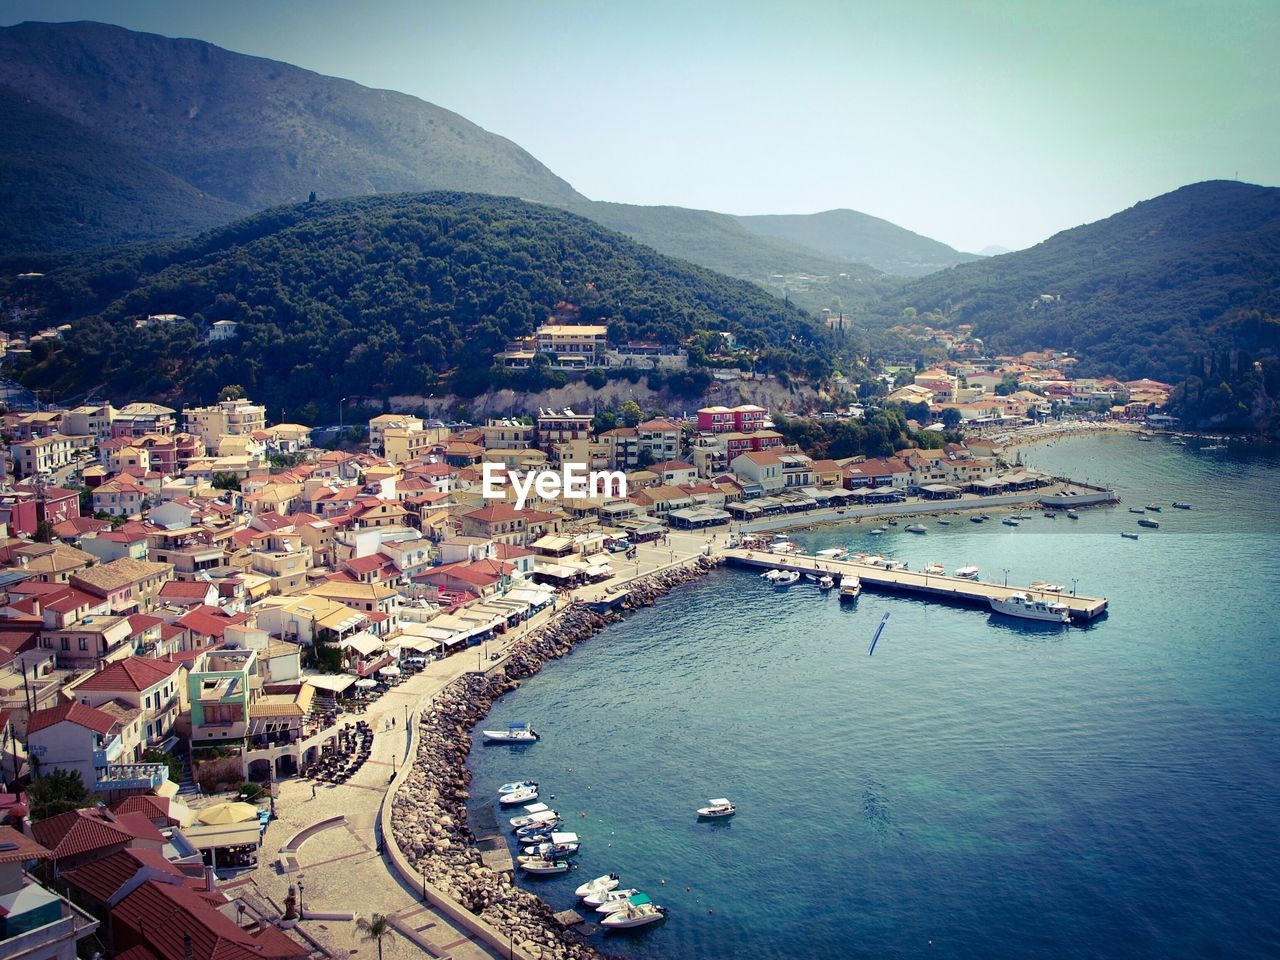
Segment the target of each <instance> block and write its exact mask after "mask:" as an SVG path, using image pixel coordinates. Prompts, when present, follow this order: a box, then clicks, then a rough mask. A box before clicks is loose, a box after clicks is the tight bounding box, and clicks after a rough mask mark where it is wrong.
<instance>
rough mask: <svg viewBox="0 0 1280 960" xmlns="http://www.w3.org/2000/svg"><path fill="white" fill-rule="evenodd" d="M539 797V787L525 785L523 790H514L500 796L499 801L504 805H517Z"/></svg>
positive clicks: (530, 801)
mask: <svg viewBox="0 0 1280 960" xmlns="http://www.w3.org/2000/svg"><path fill="white" fill-rule="evenodd" d="M537 799H538V788H537V787H525V788H524V789H523V790H512V791H511V792H510V793H504V794H502V795H501V796H499V797H498V803H500V804H501V805H502V806H504V807H515V806H519V805H520V804H523V803H533V802H534V801H535V800H537Z"/></svg>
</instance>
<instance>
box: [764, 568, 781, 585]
mask: <svg viewBox="0 0 1280 960" xmlns="http://www.w3.org/2000/svg"><path fill="white" fill-rule="evenodd" d="M780 576H782V571H781V570H766V571H765V572H764V573H762V574H760V579H761V580H767V581H769V582H770V583H772V582H773V581H774V580H777V579H778V578H779V577H780Z"/></svg>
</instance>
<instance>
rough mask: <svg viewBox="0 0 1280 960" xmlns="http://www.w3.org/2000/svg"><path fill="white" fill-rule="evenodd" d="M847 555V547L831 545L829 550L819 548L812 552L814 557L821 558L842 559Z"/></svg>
mask: <svg viewBox="0 0 1280 960" xmlns="http://www.w3.org/2000/svg"><path fill="white" fill-rule="evenodd" d="M848 555H849V548H848V547H831V548H830V549H829V550H819V551H818V552H817V553H815V554H814V556H815V557H821V558H822V559H823V560H843V559H844V558H845V557H847V556H848Z"/></svg>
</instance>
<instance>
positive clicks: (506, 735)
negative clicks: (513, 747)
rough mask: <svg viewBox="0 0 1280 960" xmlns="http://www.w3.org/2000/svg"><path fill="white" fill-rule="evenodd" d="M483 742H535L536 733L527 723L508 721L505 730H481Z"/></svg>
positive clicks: (536, 738)
mask: <svg viewBox="0 0 1280 960" xmlns="http://www.w3.org/2000/svg"><path fill="white" fill-rule="evenodd" d="M480 732H481V733H482V734H483V735H484V742H485V743H535V742H536V741H537V740H538V733H537V731H536V730H534V729H533V727H531V726H529V724H527V723H509V724H507V729H505V730H481V731H480Z"/></svg>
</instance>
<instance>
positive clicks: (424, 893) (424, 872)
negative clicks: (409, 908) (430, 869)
mask: <svg viewBox="0 0 1280 960" xmlns="http://www.w3.org/2000/svg"><path fill="white" fill-rule="evenodd" d="M422 902H423V903H426V902H427V865H426V864H425V863H424V864H423V865H422Z"/></svg>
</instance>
